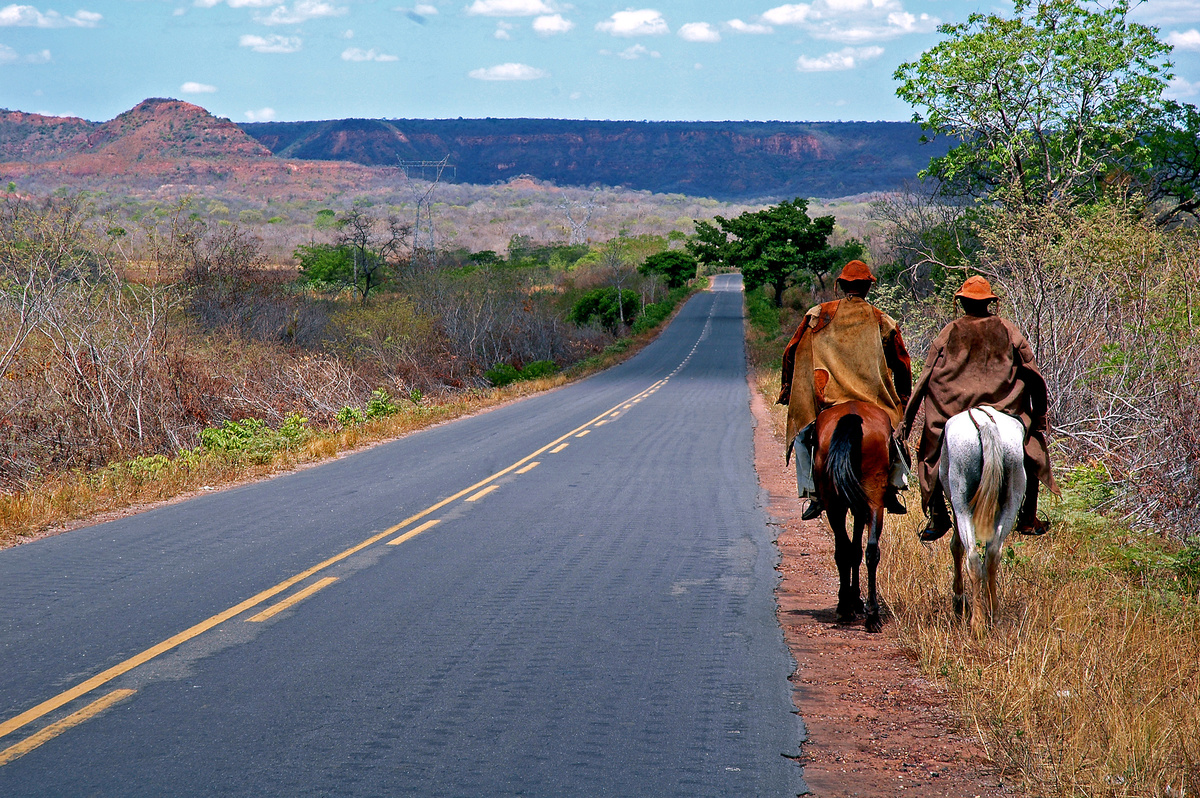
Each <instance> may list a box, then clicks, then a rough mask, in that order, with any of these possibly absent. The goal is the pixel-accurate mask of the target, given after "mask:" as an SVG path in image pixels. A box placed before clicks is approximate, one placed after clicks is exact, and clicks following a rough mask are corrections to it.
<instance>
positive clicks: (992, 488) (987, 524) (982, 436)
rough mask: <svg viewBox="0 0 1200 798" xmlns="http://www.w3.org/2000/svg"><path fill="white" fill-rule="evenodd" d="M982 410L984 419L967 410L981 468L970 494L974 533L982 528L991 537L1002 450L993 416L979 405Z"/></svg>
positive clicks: (1001, 472) (997, 508) (1001, 481)
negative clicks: (980, 460) (975, 429)
mask: <svg viewBox="0 0 1200 798" xmlns="http://www.w3.org/2000/svg"><path fill="white" fill-rule="evenodd" d="M979 409H980V411H981V412H982V413H983V421H982V422H980V421H979V420H978V419H976V418H975V411H974V410H968V411H967V413H969V414H970V416H971V420H972V421H974V422H975V427H976V428H977V429H978V430H979V445H980V447H981V449H982V450H983V451H982V454H983V471H982V473H981V474H980V476H979V486H978V487H976V489H975V495H974V496H972V497H971V501H970V507H971V524H972V525H973V526H974V527H975V534H976V535H978V534H980V532H985V533H986V535H987V539H989V540H990V539H991V537H992V535H994V534H995V532H996V514H997V513H998V512H999V511H1000V490H1001V488H1003V486H1004V452H1003V451H1002V449H1001V447H1002V441H1001V440H1000V429H999V427H997V426H996V420H995V419H994V418H993V417H992V414H991V413H989V412H987V409H985V408H979Z"/></svg>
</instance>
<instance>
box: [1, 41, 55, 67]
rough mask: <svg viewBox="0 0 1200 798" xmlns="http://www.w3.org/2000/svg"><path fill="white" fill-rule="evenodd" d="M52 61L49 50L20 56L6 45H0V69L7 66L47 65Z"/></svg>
mask: <svg viewBox="0 0 1200 798" xmlns="http://www.w3.org/2000/svg"><path fill="white" fill-rule="evenodd" d="M52 60H53V59H52V58H51V57H50V51H49V50H42V51H41V52H39V53H30V54H29V55H26V56H22V55H21V54H20V53H18V52H17V51H16V50H14V49H13V48H11V47H9V46H8V45H6V44H0V67H2V66H7V65H9V64H48V63H50V61H52Z"/></svg>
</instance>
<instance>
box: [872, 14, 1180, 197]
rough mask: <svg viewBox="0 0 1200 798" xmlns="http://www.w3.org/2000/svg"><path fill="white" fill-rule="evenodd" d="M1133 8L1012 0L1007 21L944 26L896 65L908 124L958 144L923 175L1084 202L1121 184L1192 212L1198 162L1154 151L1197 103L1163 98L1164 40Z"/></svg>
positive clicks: (958, 190)
mask: <svg viewBox="0 0 1200 798" xmlns="http://www.w3.org/2000/svg"><path fill="white" fill-rule="evenodd" d="M1130 8H1131V3H1130V2H1128V0H1116V1H1115V2H1112V3H1110V4H1106V5H1105V6H1097V5H1095V4H1093V3H1088V2H1084V0H1046V1H1045V2H1041V3H1034V2H1032V1H1031V0H1019V1H1018V2H1017V3H1016V6H1015V13H1014V16H1013V17H1012V18H1011V19H1010V18H1005V17H1001V16H998V15H995V14H989V15H983V14H972V15H971V16H970V17H969V18H968V20H967V21H966V22H965V23H962V24H956V25H951V24H947V25H943V26H942V27H941V28H940V29H939V30H940V31H941V33H942V34H943V35H945V36H946V39H945V40H944V41H942V42H940V43H939V44H937V45H936V46H934V47H933V48H931V49H929V50H928V51H926V52H925V53H923V54H922V55H921V57H920V58H919V59H918V60H916V61H912V62H908V63H905V64H902V65H901V66H900V68H899V69H897V71H896V73H895V78H896V80H898V81H900V84H901V85H900V88H899V89H898V90H897V92H896V93H897V94H898V95H899V96H900V98H901V99H903V100H906V101H907V102H908V103H910V104H911V105H912V106H914V108H916V109H917V111H916V113H915V114H914V121H917V122H919V123H921V125H922V126H923V127H924V128H925V130H926V131H928V132H931V133H932V134H933V136H934V137H937V136H947V137H950V138H951V139H953V140H956V141H958V142H960V143H959V144H958V145H957V146H956V147H954V149H952V150H950V152H948V153H947V154H946V155H945V156H942V157H940V158H935V159H933V161H932V162H931V163H930V166H929V168H928V169H927V170H926V171H925V172H924V173H923V175H924V176H929V177H934V178H936V179H937V180H938V181H940V182H941V183H942V185H943V188H944V189H947V190H949V192H950V193H954V194H959V195H970V196H995V195H997V192H999V193H1000V194H1002V195H1004V196H1006V197H1008V198H1011V199H1013V200H1015V201H1019V202H1024V203H1039V202H1046V201H1051V200H1056V199H1070V200H1072V201H1084V202H1086V201H1089V200H1092V199H1095V198H1098V197H1100V196H1102V195H1103V194H1105V193H1106V192H1109V191H1112V190H1114V189H1125V190H1129V191H1136V192H1141V193H1142V194H1144V195H1146V196H1147V197H1148V198H1149V199H1151V200H1159V199H1168V198H1169V197H1171V196H1173V197H1175V204H1176V205H1178V206H1179V207H1177V208H1175V209H1174V211H1172V212H1171V213H1170V214H1169V215H1174V213H1177V212H1181V211H1186V212H1194V211H1195V209H1196V206H1195V202H1194V198H1195V192H1196V188H1197V177H1198V176H1200V169H1197V168H1195V166H1196V159H1195V158H1193V159H1192V161H1191V163H1190V165H1189V164H1183V169H1182V170H1181V169H1180V166H1181V164H1180V163H1178V159H1174V160H1173V161H1172V162H1164V159H1163V157H1162V156H1163V155H1164V153H1165V152H1166V151H1175V150H1174V148H1173V146H1172V144H1173V143H1175V142H1176V139H1178V138H1179V137H1180V136H1181V135H1186V133H1187V132H1188V131H1189V129H1190V130H1191V132H1192V133H1193V134H1194V133H1195V118H1194V109H1191V107H1190V106H1181V105H1179V104H1176V103H1170V102H1167V101H1165V100H1164V98H1163V96H1162V95H1163V91H1164V89H1165V88H1166V86H1167V82H1168V81H1169V80H1170V79H1171V78H1172V77H1173V75H1172V73H1171V68H1172V67H1171V64H1170V62H1169V61H1167V60H1166V59H1167V56H1168V55H1169V53H1170V51H1171V47H1170V46H1169V45H1167V44H1165V43H1163V42H1161V41H1159V40H1158V38H1157V36H1156V30H1155V29H1154V28H1151V27H1148V26H1146V25H1141V24H1138V23H1136V22H1132V21H1130V20H1129V19H1128V15H1129V11H1130ZM1189 109H1190V111H1189ZM1189 126H1190V128H1189ZM1192 149H1193V150H1194V149H1195V146H1194V142H1193V146H1192ZM1189 166H1190V167H1191V168H1189ZM1164 170H1165V171H1164ZM1189 200H1190V201H1192V202H1191V205H1190V206H1188V205H1187V203H1188V201H1189Z"/></svg>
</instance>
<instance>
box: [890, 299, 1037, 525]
mask: <svg viewBox="0 0 1200 798" xmlns="http://www.w3.org/2000/svg"><path fill="white" fill-rule="evenodd" d="M955 296H956V297H957V298H958V299H959V302H960V303H961V304H962V307H963V311H964V315H963V316H961V317H959V318H957V319H955V320H954V321H952V322H950V323H949V324H947V325H946V326H945V327H944V328H942V331H941V332H940V333H938V336H937V338H935V339H934V340H933V344H932V345H931V346H930V347H929V355H928V357H926V359H925V368H924V370H923V371H922V372H921V376H920V377H919V378H918V379H917V384H916V387H915V388H914V390H913V393H912V398H910V399H909V400H908V407H907V408H906V410H905V413H904V424H903V426H901V427H900V430H899V433H898V434H899V435H900V436H901V438H907V437H908V434H909V431H910V430H911V429H912V425H913V420H914V419H915V418H916V415H917V411H918V410H919V409H920V408H922V407H924V409H925V427H924V429H923V430H922V431H921V444H920V447H919V448H918V450H917V462H918V465H917V474H918V478H919V480H920V483H921V504H922V506H923V507H924V508H925V514H926V516H928V517H929V524H928V527H927V528H926V529H925V530H924V531H922V532H921V533H920V536H921V540H924V541H931V540H937V539H938V538H940V537H941V536H942V535H944V534H946V532H947V531H949V529H950V527H951V525H952V521H951V518H950V514H949V512H948V511H947V509H946V502H945V494H944V493H943V491H942V485H941V480H940V479H939V476H938V465H939V460H940V458H941V452H942V430H943V429H944V428H945V426H946V421H947V420H949V419H950V417H951V416H953V415H955V414H957V413H961V412H963V411H965V410H969V409H970V408H972V407H978V406H979V405H988V406H990V407H994V408H995V409H997V410H999V411H1000V412H1002V413H1008V414H1009V415H1011V416H1016V417H1017V418H1019V419H1020V420H1021V423H1023V424H1024V425H1025V436H1026V437H1025V472H1026V475H1027V476H1028V487H1027V488H1026V492H1025V501H1024V503H1023V504H1022V506H1021V513H1020V515H1019V516H1018V518H1017V529H1018V531H1019V532H1022V533H1024V534H1041V533H1042V532H1044V531H1045V528H1046V525H1045V523H1044V522H1042V521H1040V520H1039V519H1038V518H1037V495H1038V482H1039V481H1041V482H1042V483H1044V484H1045V485H1046V487H1048V488H1050V490H1051V491H1053V492H1054V493H1056V494H1057V493H1058V486H1057V485H1056V484H1055V482H1054V475H1053V474H1052V473H1051V472H1050V458H1049V456H1048V454H1047V452H1046V438H1045V433H1046V430H1047V421H1046V416H1047V392H1046V380H1045V379H1044V378H1043V377H1042V373H1041V371H1039V370H1038V367H1037V363H1035V362H1034V359H1033V349H1032V347H1030V345H1029V342H1028V341H1027V340H1025V336H1024V335H1022V334H1021V332H1020V330H1018V329H1017V328H1016V326H1015V325H1014V324H1012V322H1009V321H1007V320H1005V319H1002V318H1000V317H999V316H995V315H992V313H991V311H990V310H989V308H988V306H989V304H990V303H991V302H994V301H997V300H999V297H997V296H996V295H995V294H993V293H992V288H991V285H989V284H988V281H987V280H985V279H983V278H982V277H971V278H969V279H968V280H967V281H966V282H965V283H963V286H962V288H961V289H959V291H958V293H957V294H955Z"/></svg>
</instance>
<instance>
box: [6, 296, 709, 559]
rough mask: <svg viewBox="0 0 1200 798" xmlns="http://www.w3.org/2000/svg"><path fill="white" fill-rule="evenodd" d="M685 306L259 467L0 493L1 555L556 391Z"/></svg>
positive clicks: (167, 465)
mask: <svg viewBox="0 0 1200 798" xmlns="http://www.w3.org/2000/svg"><path fill="white" fill-rule="evenodd" d="M685 301H686V300H685ZM683 304H684V302H681V303H680V304H679V305H678V306H677V307H676V309H675V311H674V312H673V313H672V314H671V316H670V317H668V318H667V319H666V320H665V321H664V322H663V323H662V324H661V325H660V326H659V327H657V328H654V329H652V330H649V331H646V332H644V333H642V334H640V335H638V336H635V337H633V338H628V339H621V340H620V341H618V342H617V344H615V345H613V346H611V347H609V348H608V349H607V350H605V351H604V352H603V353H601V354H600V355H597V356H594V357H592V358H589V359H588V360H586V361H584V362H583V363H580V364H577V365H576V366H574V367H572V368H571V369H569V370H568V371H566V372H560V373H558V374H555V375H552V376H548V377H543V378H539V379H533V380H525V381H522V382H516V383H512V384H510V385H507V386H504V387H502V388H492V389H488V390H471V391H464V392H458V393H449V394H446V395H444V396H442V397H439V398H428V397H427V398H426V399H425V400H424V401H423V402H422V403H421V405H420V406H413V405H408V406H405V407H404V408H402V409H401V410H400V411H399V412H397V413H394V414H392V415H389V416H385V417H382V418H375V419H369V420H367V421H366V422H365V423H362V424H359V425H355V426H352V427H349V428H345V429H323V430H322V429H317V430H313V431H312V434H311V435H310V436H309V437H308V438H307V439H306V440H304V441H303V442H302V443H300V444H298V445H296V446H293V447H290V448H286V449H284V450H282V451H279V452H275V453H273V454H272V455H271V456H270V457H269V459H267V460H265V461H263V462H254V461H250V460H246V459H240V460H239V459H233V458H229V457H224V456H219V455H214V454H208V453H203V452H202V451H201V450H191V451H183V452H180V453H179V454H178V455H176V456H175V457H171V458H168V457H164V456H162V455H155V456H151V457H141V458H137V459H136V460H133V461H128V462H117V463H112V464H110V465H108V466H106V467H104V468H100V469H95V470H91V471H82V470H76V471H73V472H70V473H60V474H56V475H54V476H53V477H51V478H49V479H47V480H45V481H43V482H41V483H38V484H36V485H33V486H31V487H30V488H28V489H26V490H19V491H14V492H10V493H0V548H5V547H8V546H12V545H16V544H18V543H21V542H24V541H26V540H29V539H30V538H31V537H33V536H36V535H40V534H45V533H47V532H54V531H62V530H64V529H67V528H69V527H71V526H72V525H75V524H78V523H79V522H82V521H85V520H89V519H90V520H95V519H97V518H99V517H102V516H104V515H105V514H110V513H117V512H128V511H133V510H136V509H138V508H140V507H144V506H145V505H148V504H152V503H155V502H161V501H166V500H169V499H173V498H177V497H180V496H184V495H186V494H190V493H194V492H197V491H201V490H212V489H216V488H218V487H224V486H229V485H231V484H235V483H239V482H244V481H247V480H253V479H258V478H262V477H266V476H271V475H274V474H279V473H283V472H285V471H289V470H291V469H294V468H297V467H300V466H303V465H307V464H311V463H316V462H319V461H321V460H325V459H328V458H331V457H337V456H339V455H341V454H344V453H346V452H350V451H353V450H355V449H358V448H361V447H363V446H370V445H374V444H377V443H381V442H383V441H388V440H392V439H395V438H397V437H400V436H402V435H406V434H408V433H411V432H415V431H417V430H421V429H425V428H427V427H430V426H433V425H434V424H439V423H442V422H445V421H451V420H454V419H456V418H462V417H464V416H467V415H470V414H472V413H477V412H479V411H481V410H485V409H487V408H490V407H495V406H498V405H501V404H504V403H505V402H509V401H512V400H514V399H520V398H522V397H525V396H530V395H533V394H535V393H539V392H542V391H547V390H550V389H553V388H557V387H559V386H562V385H565V384H567V383H568V382H572V381H575V380H578V379H582V378H584V377H586V376H588V375H590V374H594V373H596V372H598V371H601V370H603V369H605V368H608V367H610V366H612V365H614V364H616V363H618V362H620V361H622V360H625V359H628V358H630V357H632V356H633V355H635V354H637V352H639V351H640V350H641V349H642V348H643V347H644V346H645V345H646V344H648V343H649V342H650V341H652V340H653V339H654V337H655V336H656V335H657V334H658V332H659V331H660V330H661V329H663V328H665V327H666V325H667V324H669V323H670V321H671V319H673V318H674V316H675V314H677V313H678V312H679V309H680V308H682V307H683Z"/></svg>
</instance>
